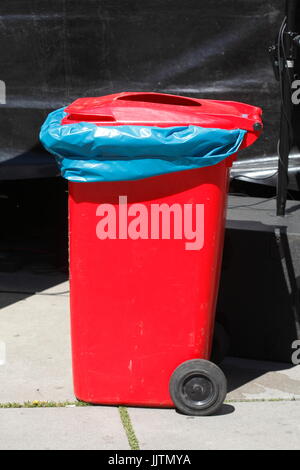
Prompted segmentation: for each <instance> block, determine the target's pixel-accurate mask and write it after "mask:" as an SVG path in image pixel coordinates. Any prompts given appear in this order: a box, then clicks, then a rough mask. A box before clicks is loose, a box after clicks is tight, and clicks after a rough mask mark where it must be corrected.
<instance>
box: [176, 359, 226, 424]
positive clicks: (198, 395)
mask: <svg viewBox="0 0 300 470" xmlns="http://www.w3.org/2000/svg"><path fill="white" fill-rule="evenodd" d="M169 386H170V395H171V398H172V400H173V402H174V405H175V406H176V408H177V409H178V410H179V411H181V412H182V413H184V414H186V415H192V416H210V415H212V414H214V413H216V412H217V411H218V409H219V408H220V407H221V406H222V404H223V402H224V400H225V397H226V393H227V380H226V377H225V375H224V374H223V372H222V371H221V369H219V367H218V366H216V364H213V363H212V362H210V361H206V360H204V359H192V360H190V361H186V362H183V363H182V364H180V366H178V367H177V368H176V369H175V370H174V372H173V374H172V376H171V379H170V385H169Z"/></svg>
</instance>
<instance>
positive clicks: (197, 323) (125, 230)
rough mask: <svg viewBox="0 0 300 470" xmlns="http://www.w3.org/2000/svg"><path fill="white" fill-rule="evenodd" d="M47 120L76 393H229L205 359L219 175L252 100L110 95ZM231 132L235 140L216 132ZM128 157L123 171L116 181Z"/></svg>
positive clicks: (240, 136) (241, 136)
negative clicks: (65, 235)
mask: <svg viewBox="0 0 300 470" xmlns="http://www.w3.org/2000/svg"><path fill="white" fill-rule="evenodd" d="M61 118H62V119H61ZM56 119H57V117H56ZM60 119H61V120H60ZM57 122H58V121H57ZM57 122H56V123H57ZM57 126H58V127H56V128H55V129H56V131H55V132H57V134H56V136H54V137H53V135H54V134H52V137H51V138H52V141H51V142H50V143H49V142H45V141H46V139H45V137H44V138H43V136H42V137H41V138H42V141H43V142H44V144H45V146H46V147H47V148H48V149H49V150H50V151H52V152H53V153H55V155H56V156H58V157H59V158H60V161H59V163H60V167H61V170H62V173H63V175H64V176H65V177H67V178H68V179H69V233H70V285H71V325H72V352H73V374H74V387H75V394H76V397H77V398H78V399H80V400H82V401H85V402H89V403H95V404H114V405H119V404H123V405H135V406H158V407H170V406H171V407H173V406H175V407H177V408H178V409H179V410H180V411H182V412H184V413H186V414H193V415H209V414H213V413H215V412H216V411H217V410H218V408H219V407H220V406H221V405H222V403H223V401H224V399H225V395H226V378H225V376H224V374H223V372H222V371H221V370H220V368H219V367H218V366H217V365H216V364H214V363H212V362H210V361H209V359H210V355H211V348H212V337H213V331H214V319H215V307H216V299H217V294H218V284H219V275H220V267H221V259H222V249H223V238H224V226H225V215H226V200H227V191H228V181H229V171H230V167H231V165H232V162H233V160H234V159H235V158H236V154H237V151H238V150H241V149H242V148H244V147H247V146H249V145H251V144H252V143H253V142H254V141H255V140H256V139H257V138H258V136H259V134H260V132H261V130H262V121H261V110H260V109H259V108H257V107H252V106H249V105H246V104H242V103H235V102H220V101H213V100H201V99H193V98H185V97H178V96H173V95H164V94H156V93H120V94H117V95H109V96H106V97H99V98H84V99H79V100H77V101H75V102H74V103H73V104H71V105H70V106H69V107H67V108H65V109H64V110H63V116H61V115H59V122H58V124H57ZM49 128H51V123H50V124H49V121H48V124H45V127H44V136H45V134H46V133H47V132H48V133H49ZM57 129H58V130H57ZM91 129H92V130H93V137H92V138H91V137H90V134H89V137H88V138H87V139H86V138H85V137H84V139H85V142H84V145H83V144H82V139H83V137H82V136H84V135H85V132H87V130H91ZM132 129H134V132H133V133H132V132H131V131H132ZM61 132H63V133H64V142H63V144H62V140H63V139H62V137H61V134H59V133H61ZM198 132H200V134H199V135H198V134H197V133H198ZM50 133H51V132H50ZM154 133H155V145H152V141H151V142H150V140H149V139H150V138H152V137H153V135H154ZM228 133H229V134H230V135H231V136H232V135H234V136H235V137H234V138H235V141H234V144H232V142H230V143H228V142H227V141H224V140H223V139H224V137H222V135H223V134H224V135H226V136H227V135H229V134H228ZM129 134H130V139H131V141H130V142H131V143H130V145H129V144H128V142H127V140H126V139H128V138H129V137H128V136H129ZM191 134H192V137H191ZM204 135H205V137H203V136H204ZM215 135H218V137H217V138H215V137H214V136H215ZM195 136H196V137H197V139H198V140H197V146H198V147H197V146H196V147H197V148H196V149H194V150H193V151H194V156H191V153H189V152H191V150H190V148H189V147H188V144H187V140H189V139H190V138H191V139H195V138H196V137H195ZM53 139H54V140H55V139H56V140H57V141H59V143H58V144H54V143H53V142H54V140H53ZM68 139H69V140H68ZM97 139H98V140H97ZM114 139H115V140H116V139H118V142H117V144H115V141H114ZM145 139H146V143H144V140H145ZM205 139H206V141H205V142H206V147H205V151H204V148H203V141H204V140H205ZM96 140H97V142H98V143H99V147H101V152H100V153H101V155H100V157H99V152H98V153H97V151H96V150H95V142H96ZM149 142H150V143H149ZM193 142H194V141H193ZM98 143H97V145H98ZM55 145H56V146H55ZM172 146H173V147H172ZM124 147H125V148H126V149H125V150H123V148H124ZM74 149H75V150H74ZM76 149H77V150H76ZM220 149H222V151H221V150H220ZM76 152H77V153H76ZM130 152H131V154H130ZM168 152H170V153H168ZM172 152H173V153H176V163H174V159H173V153H172ZM129 154H130V155H129ZM160 154H162V155H163V156H164V158H163V159H162V158H161V157H160ZM120 155H121V156H120ZM132 155H133V156H132ZM62 156H63V159H62ZM201 158H202V159H203V160H201V163H199V161H200V159H201ZM70 159H72V165H71V164H70ZM84 165H86V167H85V168H84ZM99 165H100V166H99ZM126 165H127V169H128V168H129V170H128V171H129V172H131V173H130V174H129V173H126V174H124V176H123V177H122V176H120V174H122V171H123V168H124V167H125V166H126ZM189 165H190V166H189ZM171 166H172V168H171ZM99 168H100V170H99ZM137 168H138V169H137ZM141 168H142V170H145V171H144V172H143V171H142V170H141ZM97 172H98V173H97ZM96 173H97V175H98V176H95V175H96ZM128 175H129V176H128Z"/></svg>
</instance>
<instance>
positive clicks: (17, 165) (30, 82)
mask: <svg viewBox="0 0 300 470" xmlns="http://www.w3.org/2000/svg"><path fill="white" fill-rule="evenodd" d="M283 7H284V2H283V1H282V0H272V1H265V0H251V2H250V1H249V0H211V1H209V2H208V1H207V2H199V0H186V1H184V2H182V1H178V0H164V1H163V2H162V1H159V0H151V1H150V0H144V1H143V2H141V1H138V0H78V1H76V2H75V1H74V0H64V1H61V0H47V1H40V0H27V1H26V2H24V1H23V0H2V1H1V7H0V15H1V21H0V31H1V34H0V50H1V72H0V80H4V81H5V83H6V86H7V103H6V105H0V113H1V126H0V179H18V178H35V177H43V176H52V175H55V174H57V173H58V172H57V168H56V165H55V162H54V160H53V157H51V156H50V155H48V154H47V153H46V152H45V151H44V150H43V149H42V147H41V146H40V144H39V143H38V133H39V128H40V126H41V124H42V122H43V121H44V119H45V117H46V115H47V114H48V113H49V112H50V111H52V110H53V109H56V108H58V107H61V106H64V105H67V104H69V103H70V102H72V101H73V100H74V99H76V98H78V97H82V96H97V95H103V94H109V93H114V92H119V91H160V92H166V93H174V94H181V95H187V96H195V97H201V98H211V99H221V100H238V101H245V102H247V103H249V104H253V105H258V106H261V107H262V108H263V109H264V122H265V132H264V135H263V136H262V137H261V139H260V140H259V141H258V142H257V143H256V144H255V145H254V146H253V147H251V148H250V149H249V150H246V151H245V152H243V154H242V155H241V156H240V158H249V157H258V158H261V157H265V156H269V155H275V154H276V146H277V138H278V123H279V106H280V104H279V91H278V90H279V86H278V83H277V82H276V81H275V79H274V77H273V71H272V67H271V63H270V60H269V56H268V52H267V49H268V46H269V45H270V44H271V43H273V42H274V38H275V36H276V33H277V31H278V29H279V26H280V23H281V21H282V18H283Z"/></svg>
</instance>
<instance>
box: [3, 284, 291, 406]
mask: <svg viewBox="0 0 300 470" xmlns="http://www.w3.org/2000/svg"><path fill="white" fill-rule="evenodd" d="M3 282H4V281H3ZM22 282H23V281H22V279H21V278H20V283H22ZM45 284H46V283H45ZM48 286H50V287H49V288H48V289H46V290H43V291H42V292H39V293H38V294H35V295H26V294H24V293H13V292H9V293H2V294H1V301H0V306H1V305H2V306H3V308H2V309H1V310H0V403H6V402H13V401H14V402H21V403H22V402H24V401H33V400H40V401H65V400H71V401H72V400H74V395H73V387H72V371H71V353H70V331H69V284H68V282H63V283H58V284H54V285H51V283H50V281H49V283H48ZM222 368H223V370H224V372H225V374H226V376H227V378H228V384H229V388H228V390H229V393H228V396H227V399H228V400H245V399H246V400H249V399H250V400H253V399H293V398H296V399H298V398H299V399H300V365H298V366H292V365H289V364H280V363H278V364H277V363H272V362H263V361H253V360H246V359H238V358H226V360H225V361H224V363H223V364H222Z"/></svg>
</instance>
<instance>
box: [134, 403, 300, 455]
mask: <svg viewBox="0 0 300 470" xmlns="http://www.w3.org/2000/svg"><path fill="white" fill-rule="evenodd" d="M129 415H130V418H131V422H132V424H133V427H134V430H135V433H136V436H137V438H138V440H139V444H140V448H141V449H148V450H150V449H151V450H178V449H182V450H256V449H257V450H264V449H265V450H276V449H282V450H299V448H300V402H298V401H294V402H292V401H290V402H289V401H286V402H256V403H255V402H252V403H234V404H227V405H224V406H223V408H222V409H221V411H220V413H219V414H218V415H217V416H209V417H188V416H183V415H181V414H179V413H177V412H176V411H174V410H158V409H156V410H154V409H144V408H143V409H142V408H140V409H139V408H130V409H129Z"/></svg>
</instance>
